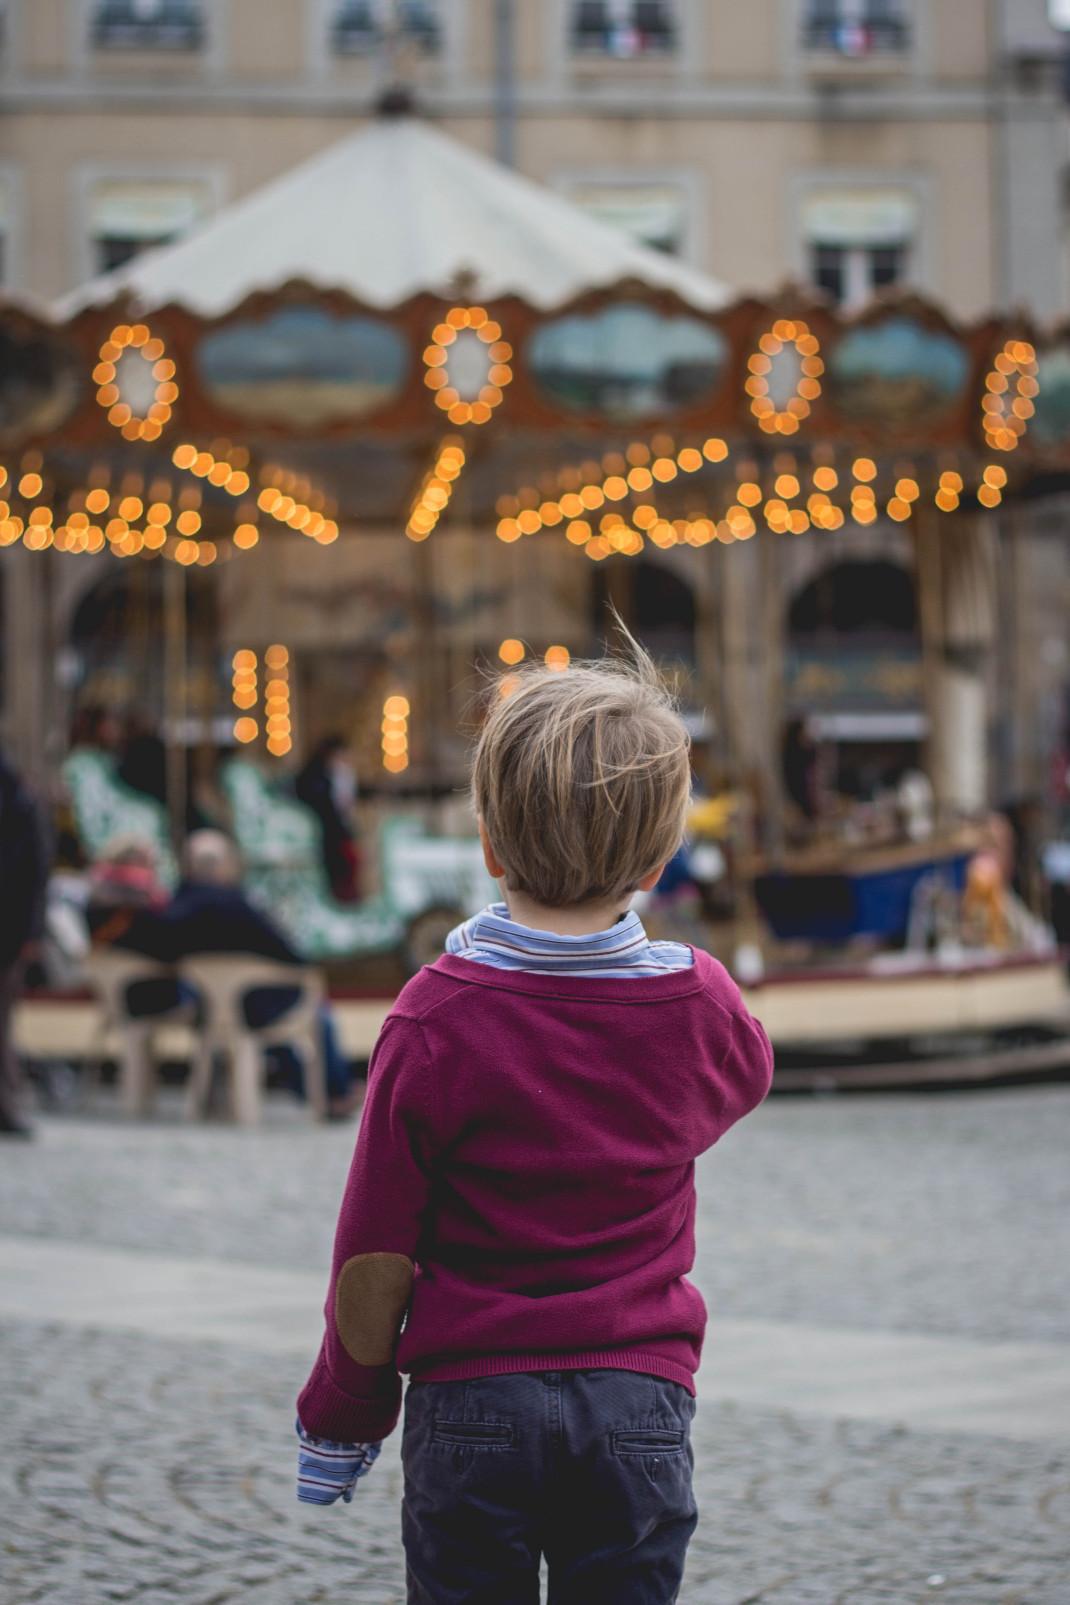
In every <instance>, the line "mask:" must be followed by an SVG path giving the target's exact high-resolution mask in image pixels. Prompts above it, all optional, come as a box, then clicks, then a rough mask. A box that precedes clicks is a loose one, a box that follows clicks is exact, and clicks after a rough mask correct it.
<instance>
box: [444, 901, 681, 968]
mask: <svg viewBox="0 0 1070 1605" xmlns="http://www.w3.org/2000/svg"><path fill="white" fill-rule="evenodd" d="M447 946H448V949H449V951H451V952H455V953H464V952H466V951H468V950H470V949H471V948H476V947H483V948H490V949H497V950H499V951H500V950H501V949H502V948H507V949H508V950H509V951H510V953H511V954H513V955H514V956H515V958H516V960H517V961H518V962H519V963H520V964H522V965H523V967H525V968H527V967H528V966H529V964H530V965H531V966H532V967H534V966H535V965H537V964H538V963H540V962H545V961H546V960H554V959H556V960H558V961H561V962H563V963H569V962H572V963H575V961H576V960H577V959H580V960H582V959H593V960H602V961H603V962H604V961H606V960H610V959H611V960H612V963H613V967H614V968H615V969H625V968H627V967H628V966H629V965H631V964H635V965H639V964H643V963H644V962H648V959H649V950H650V941H649V938H648V937H647V934H646V929H645V927H644V925H643V922H642V920H641V919H640V918H639V915H638V914H637V913H636V912H635V910H634V909H628V910H627V911H626V912H625V913H624V914H622V915H621V917H620V918H619V919H618V920H615V921H614V923H613V924H612V925H611V926H609V927H608V928H607V929H606V930H604V931H589V932H585V933H584V934H583V935H582V936H565V935H562V934H561V933H560V932H559V931H540V930H536V929H534V928H533V927H532V926H530V925H521V924H520V922H519V921H518V920H514V919H513V918H512V917H511V916H510V913H509V908H508V905H507V904H505V903H491V904H490V906H489V907H488V908H485V909H483V911H482V912H481V913H479V914H476V915H475V916H474V918H472V919H470V920H468V921H467V922H466V923H465V924H464V925H463V926H460V927H459V928H458V930H457V931H455V932H454V933H452V938H451V941H450V942H449V943H448V944H447Z"/></svg>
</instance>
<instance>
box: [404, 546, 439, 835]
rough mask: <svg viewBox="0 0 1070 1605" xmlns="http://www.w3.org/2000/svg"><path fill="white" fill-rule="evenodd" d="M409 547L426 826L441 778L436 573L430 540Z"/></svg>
mask: <svg viewBox="0 0 1070 1605" xmlns="http://www.w3.org/2000/svg"><path fill="white" fill-rule="evenodd" d="M411 544H412V590H413V616H414V618H415V621H416V642H417V649H416V661H417V664H418V671H417V684H418V688H419V699H420V701H419V706H420V710H421V714H422V723H423V748H424V763H425V772H426V775H427V787H428V792H429V797H428V806H427V815H428V823H429V824H430V823H431V822H432V819H433V816H434V792H435V790H436V788H437V786H438V783H439V778H440V763H439V751H440V741H439V728H438V720H439V685H440V679H441V673H440V670H441V665H440V663H439V651H438V631H437V628H436V624H437V620H436V617H435V570H434V555H433V553H432V550H431V548H432V545H433V540H422V541H414V542H412V543H411Z"/></svg>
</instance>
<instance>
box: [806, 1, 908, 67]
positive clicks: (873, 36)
mask: <svg viewBox="0 0 1070 1605" xmlns="http://www.w3.org/2000/svg"><path fill="white" fill-rule="evenodd" d="M804 43H805V45H806V47H807V49H808V50H831V51H834V52H835V53H836V54H837V55H840V56H848V57H854V58H861V57H865V56H870V55H873V54H874V53H876V52H878V51H898V50H905V49H906V48H907V46H908V44H909V43H910V26H909V23H908V21H907V17H906V15H905V13H904V8H903V0H809V3H808V4H807V7H806V19H805V24H804Z"/></svg>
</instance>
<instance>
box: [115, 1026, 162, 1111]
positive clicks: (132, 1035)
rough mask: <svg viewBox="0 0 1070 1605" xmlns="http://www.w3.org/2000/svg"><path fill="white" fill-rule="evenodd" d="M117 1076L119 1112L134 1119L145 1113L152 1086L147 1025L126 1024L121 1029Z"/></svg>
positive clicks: (149, 1034)
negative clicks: (118, 1077)
mask: <svg viewBox="0 0 1070 1605" xmlns="http://www.w3.org/2000/svg"><path fill="white" fill-rule="evenodd" d="M119 1076H120V1098H121V1102H122V1109H123V1113H124V1114H125V1115H129V1116H131V1117H132V1118H134V1119H139V1118H140V1117H142V1116H144V1115H146V1114H148V1112H149V1109H150V1108H151V1106H152V1101H153V1094H154V1092H155V1090H156V1085H155V1083H156V1067H155V1065H154V1064H153V1062H152V1033H151V1030H150V1029H149V1028H148V1027H145V1026H128V1027H126V1029H125V1030H124V1031H123V1034H122V1050H121V1053H120V1059H119Z"/></svg>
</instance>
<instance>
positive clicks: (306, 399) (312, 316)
mask: <svg viewBox="0 0 1070 1605" xmlns="http://www.w3.org/2000/svg"><path fill="white" fill-rule="evenodd" d="M409 363H410V354H409V348H408V344H407V342H406V340H405V339H404V337H403V336H402V335H401V334H399V332H398V331H397V330H396V329H394V328H392V327H391V325H390V324H388V323H384V322H380V321H379V320H378V319H377V318H370V317H365V316H360V315H354V316H339V315H337V314H336V313H333V312H331V311H330V310H329V309H327V308H326V307H322V306H316V305H313V304H307V303H297V304H292V305H289V306H284V307H280V308H279V309H278V310H277V311H275V312H272V313H270V314H269V315H268V316H267V317H266V318H239V319H237V320H236V321H234V322H232V323H226V324H224V325H222V326H221V327H219V328H217V329H216V330H214V331H213V333H211V334H209V335H206V336H205V338H204V339H203V340H202V341H201V343H200V345H199V347H198V349H197V367H198V370H199V372H200V378H201V383H202V384H203V386H204V389H205V391H206V392H207V394H208V395H209V396H210V397H211V399H212V400H213V401H214V402H215V403H216V404H217V405H218V406H219V407H222V408H225V409H226V410H227V411H228V412H232V413H235V414H236V415H238V416H240V417H243V418H249V419H255V420H258V421H261V420H262V421H264V422H271V423H279V424H288V425H290V426H291V427H293V428H296V429H314V428H316V427H318V426H320V425H323V424H326V423H330V422H333V421H334V420H336V419H341V418H358V417H364V416H366V415H367V414H369V413H373V412H377V411H378V410H379V409H380V408H381V407H383V406H385V405H386V403H387V402H390V401H393V400H395V399H396V398H397V396H398V395H399V394H400V392H401V390H402V387H403V386H404V383H405V379H406V376H407V374H408V370H409Z"/></svg>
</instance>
